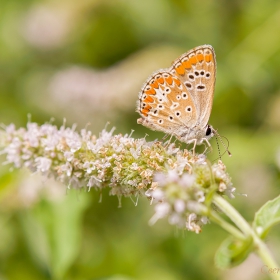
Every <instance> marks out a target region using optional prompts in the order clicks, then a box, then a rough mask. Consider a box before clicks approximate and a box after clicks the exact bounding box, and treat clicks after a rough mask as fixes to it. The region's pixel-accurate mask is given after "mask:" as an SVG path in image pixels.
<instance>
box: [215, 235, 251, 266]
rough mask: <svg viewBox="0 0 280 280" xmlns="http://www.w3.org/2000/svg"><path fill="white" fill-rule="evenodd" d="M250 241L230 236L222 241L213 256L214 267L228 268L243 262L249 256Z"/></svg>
mask: <svg viewBox="0 0 280 280" xmlns="http://www.w3.org/2000/svg"><path fill="white" fill-rule="evenodd" d="M252 244H253V243H252V240H251V239H248V240H245V241H244V240H238V239H236V238H233V237H232V236H231V237H229V238H227V239H226V240H224V241H223V243H222V244H221V246H220V248H219V249H218V251H217V252H216V255H215V263H216V266H217V267H219V268H221V269H226V268H230V267H233V266H236V265H238V264H240V263H241V262H243V261H244V260H245V259H246V258H247V256H248V255H249V254H250V252H251V249H252Z"/></svg>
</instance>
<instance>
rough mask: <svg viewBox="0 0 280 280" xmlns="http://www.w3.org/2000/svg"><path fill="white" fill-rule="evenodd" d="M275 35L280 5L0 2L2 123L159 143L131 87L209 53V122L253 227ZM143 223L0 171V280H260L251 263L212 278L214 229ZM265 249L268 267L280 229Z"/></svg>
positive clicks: (240, 1) (127, 204) (271, 141)
mask: <svg viewBox="0 0 280 280" xmlns="http://www.w3.org/2000/svg"><path fill="white" fill-rule="evenodd" d="M279 34H280V2H279V1H278V0H249V1H244V0H236V1H227V0H215V1H214V0H193V1H187V0H153V1H151V0H141V1H140V0H114V1H113V0H111V1H110V0H79V1H70V0H60V1H55V0H45V1H39V0H1V8H0V122H1V123H3V124H5V125H8V124H10V123H15V124H16V126H17V127H21V126H25V125H26V123H27V121H28V119H31V120H32V121H35V122H37V123H39V124H43V123H45V122H52V123H54V124H56V125H58V126H60V125H62V124H63V120H64V118H65V119H66V123H67V125H69V126H72V125H73V124H76V125H77V129H80V128H84V127H86V126H87V127H88V129H90V130H92V131H93V132H94V133H96V134H98V133H99V132H100V131H101V129H103V128H104V127H105V125H106V123H108V122H109V124H108V127H113V126H115V127H116V128H117V129H116V131H117V132H118V133H130V132H131V130H134V133H133V135H134V137H143V136H145V135H146V134H148V135H149V136H147V137H148V139H150V140H152V139H156V138H159V139H160V138H162V137H163V134H162V133H156V132H152V131H150V130H148V129H146V128H144V127H141V126H139V125H137V124H136V120H137V117H138V115H137V113H135V102H136V100H137V96H138V92H139V90H140V88H141V86H142V84H143V83H144V82H145V80H146V79H147V77H148V76H149V75H150V74H151V73H152V72H153V71H155V70H157V69H159V68H165V67H169V66H170V64H171V62H172V61H173V60H174V59H176V58H177V57H178V56H179V55H181V54H182V53H184V52H186V51H187V50H189V49H191V48H193V47H195V46H199V45H202V44H211V45H212V46H213V47H214V48H215V51H216V56H217V64H218V69H217V82H216V90H215V98H214V105H213V110H212V115H211V119H210V123H211V124H212V125H213V126H214V127H215V128H217V129H218V130H219V133H220V134H221V135H223V136H226V137H227V138H228V140H229V143H230V151H231V153H232V154H233V156H232V157H231V158H229V157H228V156H227V155H224V156H223V161H224V162H225V164H226V165H227V168H228V172H229V173H230V175H231V177H232V180H233V183H234V185H235V187H236V189H237V190H236V198H235V199H234V200H232V204H233V205H234V206H235V207H236V208H237V209H238V210H239V211H240V212H241V213H242V214H243V216H244V217H245V218H246V219H247V220H248V221H251V220H253V217H254V213H255V212H256V211H257V209H259V207H260V206H261V205H263V204H264V203H265V202H266V201H267V200H269V199H272V198H274V197H275V196H276V195H278V194H279V190H280V180H279V178H280V176H279V175H280V174H279V168H280V141H279V139H280V137H279V136H280V133H279V129H280V78H279V77H280V36H279ZM212 143H213V145H212V146H213V149H214V151H213V153H212V154H210V155H209V157H210V158H211V159H212V160H215V159H216V158H217V157H218V152H217V146H216V144H215V140H212ZM220 148H221V150H222V151H223V147H222V146H221V147H220ZM2 159H3V158H2ZM1 161H2V160H1ZM108 191H109V190H108ZM243 194H247V197H246V196H244V195H243ZM100 200H102V203H99V202H100ZM120 206H121V207H120ZM152 213H153V209H152V207H150V205H149V202H148V201H147V200H146V199H145V198H142V199H139V201H138V205H137V207H135V201H132V200H130V199H129V198H126V199H124V198H123V199H122V200H121V201H118V199H117V198H116V197H112V196H109V195H108V193H106V192H103V193H102V195H101V194H100V193H98V192H96V191H91V192H89V193H87V192H84V191H81V192H78V191H75V190H74V191H73V190H66V187H65V186H61V185H58V184H57V183H56V182H54V181H51V180H46V179H43V178H41V177H40V176H39V175H38V174H37V175H32V176H31V175H30V173H28V172H27V171H25V170H20V171H17V170H14V171H12V172H11V170H10V167H9V166H5V165H4V166H1V167H0V279H1V280H6V279H9V280H10V279H12V280H14V279H15V280H17V279H21V280H24V279H31V280H32V279H42V280H47V279H69V280H72V279H73V280H76V279H77V280H78V279H79V280H80V279H110V280H111V279H113V280H116V279H118V280H120V279H124V280H131V279H145V280H146V279H147V280H149V279H162V280H175V279H176V280H177V279H179V280H180V279H181V280H183V279H229V280H231V279H241V280H242V279H257V280H260V279H267V276H266V275H264V274H262V273H261V267H262V263H261V262H260V261H259V259H258V258H257V257H256V256H255V255H250V257H249V258H248V259H247V260H246V262H245V263H243V264H242V265H240V266H238V267H236V268H233V269H231V270H226V271H221V270H219V269H217V268H215V266H214V255H215V251H216V249H217V248H218V247H219V244H220V243H221V242H222V241H223V240H224V239H225V238H226V237H227V233H226V232H224V231H223V230H222V229H220V228H219V227H218V226H216V225H215V224H210V225H207V226H205V227H204V229H203V232H202V233H201V234H199V235H196V234H195V233H190V232H187V231H183V230H178V229H176V228H173V227H172V226H170V225H169V224H168V223H167V221H164V220H163V221H159V222H157V223H156V224H155V225H154V226H152V227H150V226H149V225H148V220H149V219H150V217H151V216H152ZM277 229H278V233H277ZM267 242H268V245H269V247H270V248H271V250H272V251H273V254H274V255H275V257H276V259H278V263H279V261H280V250H279V248H280V240H279V227H278V228H276V229H275V230H274V231H273V232H272V233H271V234H270V235H269V237H268V240H267Z"/></svg>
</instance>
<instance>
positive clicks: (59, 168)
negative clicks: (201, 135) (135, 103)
mask: <svg viewBox="0 0 280 280" xmlns="http://www.w3.org/2000/svg"><path fill="white" fill-rule="evenodd" d="M114 130H115V128H112V129H111V130H110V131H107V130H106V129H104V130H102V132H101V133H100V135H99V137H96V136H95V135H92V133H91V132H90V131H88V130H86V129H82V130H81V131H80V132H77V131H76V130H75V128H74V127H73V128H68V127H65V125H63V126H61V127H60V128H57V127H56V126H54V125H51V124H43V125H41V126H40V125H38V124H36V123H32V122H29V123H27V127H26V128H19V129H16V128H15V126H14V125H13V124H11V125H9V126H6V127H5V128H4V129H3V130H2V131H1V134H0V139H1V140H0V144H1V146H2V152H1V153H2V154H4V155H5V156H6V161H5V164H11V165H12V166H13V167H14V168H22V167H27V168H29V169H30V170H31V172H39V173H41V174H43V175H44V176H48V177H49V176H51V177H54V178H55V179H56V180H58V181H60V182H62V183H64V184H65V185H66V186H68V187H70V188H82V187H86V188H88V190H90V189H91V188H95V189H98V190H101V189H103V188H108V187H109V189H110V194H111V195H117V196H118V197H119V198H120V197H122V196H125V197H127V196H129V197H132V196H135V197H137V198H138V197H139V196H140V195H142V196H146V197H147V198H148V199H150V200H151V204H152V205H153V206H154V209H155V214H154V215H153V217H152V218H151V220H150V224H154V223H155V222H156V221H157V220H158V219H161V218H167V219H168V221H169V223H170V224H172V225H177V226H179V227H181V228H186V229H188V230H190V231H194V232H196V233H199V232H200V231H201V228H202V226H203V225H205V224H207V223H208V213H210V211H213V210H211V209H210V208H211V194H213V186H215V188H214V192H216V193H217V194H220V195H223V194H224V195H227V196H228V197H229V198H233V197H234V195H233V193H234V191H235V188H233V186H232V183H231V179H230V177H229V175H228V174H227V173H226V170H225V166H224V164H223V163H222V162H221V161H219V162H218V163H214V164H211V163H209V161H208V160H207V158H206V156H205V155H203V154H200V155H193V153H192V152H189V151H188V150H180V149H179V148H177V147H176V146H175V145H174V144H169V145H167V146H164V145H163V144H162V143H161V142H159V141H153V142H147V141H146V139H145V138H141V139H134V138H132V137H131V135H128V134H126V135H121V134H115V135H114V134H113V132H114Z"/></svg>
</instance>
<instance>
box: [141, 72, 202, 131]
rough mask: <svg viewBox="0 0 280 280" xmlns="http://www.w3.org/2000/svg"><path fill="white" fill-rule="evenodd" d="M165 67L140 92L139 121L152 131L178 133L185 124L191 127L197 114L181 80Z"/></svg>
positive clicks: (195, 120)
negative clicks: (140, 117)
mask: <svg viewBox="0 0 280 280" xmlns="http://www.w3.org/2000/svg"><path fill="white" fill-rule="evenodd" d="M170 70H171V69H163V70H160V71H159V72H156V73H155V74H153V75H152V76H151V77H150V78H149V79H148V80H147V82H146V84H145V85H144V86H143V88H142V90H141V91H140V93H139V100H138V104H137V111H138V112H139V113H140V115H141V116H142V119H139V120H138V123H141V124H143V125H145V126H147V127H149V128H151V129H153V130H160V131H163V132H165V133H169V134H173V135H179V134H180V132H181V130H182V127H192V126H194V125H195V123H196V122H197V113H196V110H195V107H194V106H195V104H194V100H193V98H192V96H191V95H190V93H189V92H188V90H187V88H186V86H185V85H184V84H183V83H182V82H181V81H180V79H179V78H178V77H177V76H176V75H173V74H172V73H171V72H170Z"/></svg>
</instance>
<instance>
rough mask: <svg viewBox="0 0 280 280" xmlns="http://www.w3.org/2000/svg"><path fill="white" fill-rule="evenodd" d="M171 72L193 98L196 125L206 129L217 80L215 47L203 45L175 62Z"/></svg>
mask: <svg viewBox="0 0 280 280" xmlns="http://www.w3.org/2000/svg"><path fill="white" fill-rule="evenodd" d="M170 71H171V73H172V74H173V75H176V76H177V77H178V78H179V80H180V81H181V82H182V83H183V85H184V86H185V87H186V88H187V90H188V92H189V93H190V95H191V96H192V99H193V102H194V106H195V110H196V114H197V120H196V124H195V125H196V126H199V127H205V126H206V125H207V123H208V120H209V117H210V114H211V110H212V103H213V97H214V88H215V80H216V58H215V52H214V49H213V47H212V46H210V45H203V46H199V47H197V48H194V49H192V50H190V51H189V52H187V53H185V54H183V55H182V56H181V57H179V58H178V59H177V60H175V61H174V62H173V64H172V67H171V69H170ZM186 121H187V120H186Z"/></svg>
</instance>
